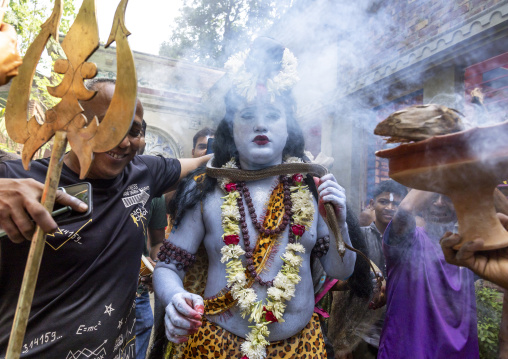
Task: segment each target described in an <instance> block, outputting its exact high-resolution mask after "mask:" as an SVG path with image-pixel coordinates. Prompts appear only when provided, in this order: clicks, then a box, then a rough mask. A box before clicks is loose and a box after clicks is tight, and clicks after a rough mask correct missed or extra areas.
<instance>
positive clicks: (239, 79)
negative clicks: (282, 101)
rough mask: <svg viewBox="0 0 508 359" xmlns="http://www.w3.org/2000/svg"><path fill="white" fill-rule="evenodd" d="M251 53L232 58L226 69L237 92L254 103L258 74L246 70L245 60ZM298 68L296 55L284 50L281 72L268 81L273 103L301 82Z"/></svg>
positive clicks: (267, 84)
mask: <svg viewBox="0 0 508 359" xmlns="http://www.w3.org/2000/svg"><path fill="white" fill-rule="evenodd" d="M249 52H250V50H246V51H243V52H239V53H237V54H235V55H233V56H231V57H230V58H229V59H228V61H227V62H226V64H225V65H224V68H225V69H226V71H227V72H228V74H229V77H230V78H231V79H232V81H233V85H234V86H235V88H236V90H237V92H238V93H239V94H240V95H241V96H242V97H245V98H246V99H247V101H252V100H253V99H254V98H255V97H256V94H257V91H256V86H257V80H258V74H254V73H251V72H247V70H246V68H245V60H246V59H247V57H248V56H249ZM297 67H298V60H297V59H296V57H295V55H293V53H292V52H291V51H290V50H289V49H287V48H286V49H284V53H283V55H282V66H281V70H280V72H279V73H278V74H277V75H275V76H274V77H273V79H267V80H266V90H267V92H268V93H269V94H270V96H271V100H272V101H273V100H275V95H280V94H281V93H282V92H284V91H287V90H290V89H292V88H293V86H295V85H296V83H297V82H298V81H300V78H299V77H298V71H297Z"/></svg>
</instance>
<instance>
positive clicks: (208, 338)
mask: <svg viewBox="0 0 508 359" xmlns="http://www.w3.org/2000/svg"><path fill="white" fill-rule="evenodd" d="M244 341H245V339H243V338H240V337H237V336H236V335H234V334H232V333H230V332H228V331H226V330H224V329H222V328H221V327H219V326H218V325H217V324H214V323H211V322H209V321H208V320H206V319H204V320H203V325H202V326H201V328H200V329H199V331H198V332H197V333H195V334H193V335H191V336H190V337H189V341H188V342H187V343H186V344H185V347H184V348H183V350H182V352H181V353H180V355H178V354H177V355H175V357H174V358H175V359H208V358H215V359H240V358H241V357H242V356H243V354H242V351H241V348H240V346H241V345H242V343H243V342H244ZM266 349H267V355H266V358H283V359H284V358H285V359H325V358H327V356H326V350H325V343H324V340H323V334H322V333H321V327H320V325H319V318H318V315H317V314H316V313H314V314H313V315H312V318H311V320H310V322H309V323H308V324H307V326H306V327H305V328H303V329H302V331H301V332H300V333H297V334H295V335H293V336H292V337H291V338H288V339H286V340H281V341H278V342H273V343H272V344H271V345H270V346H268V347H267V348H266Z"/></svg>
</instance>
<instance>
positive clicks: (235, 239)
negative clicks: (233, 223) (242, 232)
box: [224, 234, 240, 246]
mask: <svg viewBox="0 0 508 359" xmlns="http://www.w3.org/2000/svg"><path fill="white" fill-rule="evenodd" d="M239 242H240V236H239V235H238V234H231V235H229V236H224V243H226V245H227V246H229V245H230V244H234V245H237V244H238V243H239Z"/></svg>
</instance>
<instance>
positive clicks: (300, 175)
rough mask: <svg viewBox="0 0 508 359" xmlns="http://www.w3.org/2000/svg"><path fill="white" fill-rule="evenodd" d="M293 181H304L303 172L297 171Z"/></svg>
mask: <svg viewBox="0 0 508 359" xmlns="http://www.w3.org/2000/svg"><path fill="white" fill-rule="evenodd" d="M293 181H295V182H296V183H302V182H303V176H302V174H301V173H297V174H295V175H293Z"/></svg>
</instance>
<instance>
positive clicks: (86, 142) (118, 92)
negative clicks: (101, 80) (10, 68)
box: [5, 0, 137, 359]
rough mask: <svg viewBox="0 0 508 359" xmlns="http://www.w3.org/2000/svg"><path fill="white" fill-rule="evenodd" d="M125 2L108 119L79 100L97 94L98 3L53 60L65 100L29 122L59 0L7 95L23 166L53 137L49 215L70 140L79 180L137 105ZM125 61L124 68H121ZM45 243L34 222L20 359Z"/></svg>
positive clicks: (20, 310) (19, 313)
mask: <svg viewBox="0 0 508 359" xmlns="http://www.w3.org/2000/svg"><path fill="white" fill-rule="evenodd" d="M127 1H128V0H121V1H120V3H119V5H118V8H117V10H116V13H115V17H114V20H113V26H112V29H111V34H110V36H109V39H108V42H107V44H106V47H108V46H109V45H111V43H112V42H116V45H117V48H116V54H117V81H116V86H115V92H114V95H113V99H112V100H111V104H110V106H109V108H108V111H107V112H106V116H105V117H104V119H103V120H102V121H101V122H100V123H99V121H98V120H97V117H95V116H94V118H93V119H87V118H86V117H85V116H84V114H83V108H82V107H81V105H80V104H79V101H88V100H90V99H92V98H93V97H94V95H95V93H96V92H95V91H90V90H88V89H87V88H86V87H85V85H84V80H85V79H90V78H93V77H94V76H95V75H96V74H97V66H96V65H95V64H93V63H90V62H86V60H87V59H88V58H89V57H90V56H91V55H92V54H93V53H94V52H95V51H96V50H97V48H98V47H99V31H98V26H97V18H96V9H95V1H94V0H84V1H83V4H82V6H81V8H80V10H79V13H78V15H77V17H76V20H75V21H74V24H73V25H72V26H71V28H70V30H69V32H68V34H67V36H66V37H65V39H64V40H63V42H62V49H63V50H64V52H65V54H66V55H67V59H66V60H64V59H60V60H57V61H56V62H55V65H54V71H55V72H56V73H59V74H63V80H62V82H61V83H60V84H59V85H58V86H56V87H48V91H49V93H50V94H51V95H52V96H54V97H58V98H61V99H62V100H61V102H60V103H59V104H58V105H56V106H55V107H54V108H52V109H49V110H47V111H46V116H45V120H44V122H43V123H42V124H39V122H37V120H36V119H35V117H32V118H31V119H30V120H28V121H27V119H28V113H27V108H28V101H29V98H30V89H31V87H32V81H33V77H34V74H35V68H36V66H37V63H38V61H39V59H40V57H41V54H42V51H43V50H44V47H45V46H46V43H47V42H48V40H49V38H50V36H53V38H54V39H55V40H56V41H58V29H59V24H60V18H61V16H62V12H63V2H62V0H55V6H54V9H53V12H52V14H51V16H50V18H49V19H48V20H47V21H46V22H45V23H44V24H43V25H42V26H41V32H40V33H39V35H38V36H37V37H36V38H35V40H34V42H33V43H32V44H31V45H30V47H29V49H28V51H27V53H26V55H25V57H24V59H23V65H22V66H21V67H20V68H19V75H18V76H17V77H16V78H14V80H13V82H12V85H11V89H10V92H9V97H8V99H7V105H6V112H5V123H6V128H7V132H8V133H9V136H10V137H11V138H12V139H13V140H14V141H16V142H18V143H21V144H24V146H23V153H22V160H23V166H24V167H25V169H26V170H28V169H29V167H30V161H31V159H32V157H33V155H34V154H35V152H36V151H37V150H38V149H39V148H40V147H41V146H42V145H44V144H45V143H46V142H48V141H49V140H50V139H51V138H52V137H53V136H55V139H54V142H53V150H52V152H51V159H50V162H49V167H48V172H47V176H46V182H45V185H44V191H43V194H42V199H41V203H42V204H43V205H44V207H45V208H46V210H48V211H49V212H50V213H51V212H52V210H53V205H54V202H55V195H56V190H57V188H58V183H59V181H60V174H61V172H62V165H63V156H64V153H65V149H66V147H67V141H68V142H69V144H70V146H71V147H72V149H73V151H74V152H75V153H76V155H77V157H78V159H79V164H80V178H82V179H83V178H85V177H86V175H87V173H88V171H89V170H90V167H91V164H92V161H93V157H94V152H106V151H109V150H111V149H113V148H114V147H116V146H117V145H118V144H119V143H120V142H121V141H122V139H123V138H124V137H125V136H126V135H127V132H128V131H129V128H130V126H131V124H132V120H133V118H134V111H135V108H136V94H137V79H136V70H135V67H134V58H133V56H132V52H131V49H130V47H129V43H128V41H127V36H129V35H130V33H129V31H128V30H127V29H126V27H125V10H126V6H127ZM120 64H121V65H120ZM45 242H46V233H44V232H43V231H42V230H41V229H40V227H37V229H36V231H35V233H34V236H33V239H32V243H31V246H30V252H29V254H28V259H27V264H26V268H25V273H24V277H23V282H22V285H21V292H20V296H19V299H18V305H17V309H16V314H15V317H14V323H13V327H12V330H11V336H10V338H9V345H8V348H7V357H6V358H8V359H13V358H19V356H20V353H21V348H22V345H23V338H24V335H25V330H26V325H27V322H28V316H29V314H30V307H31V304H32V300H33V295H34V291H35V284H36V282H37V276H38V273H39V267H40V263H41V259H42V253H43V250H44V243H45Z"/></svg>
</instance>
